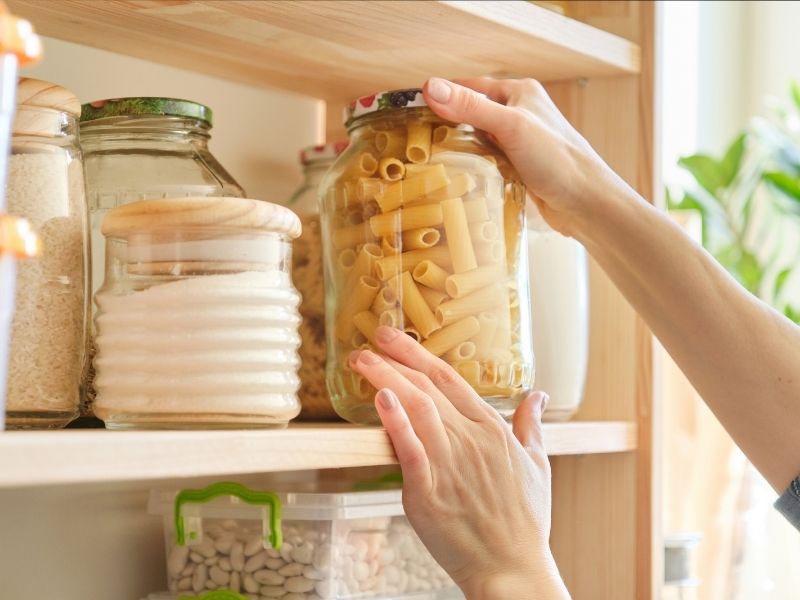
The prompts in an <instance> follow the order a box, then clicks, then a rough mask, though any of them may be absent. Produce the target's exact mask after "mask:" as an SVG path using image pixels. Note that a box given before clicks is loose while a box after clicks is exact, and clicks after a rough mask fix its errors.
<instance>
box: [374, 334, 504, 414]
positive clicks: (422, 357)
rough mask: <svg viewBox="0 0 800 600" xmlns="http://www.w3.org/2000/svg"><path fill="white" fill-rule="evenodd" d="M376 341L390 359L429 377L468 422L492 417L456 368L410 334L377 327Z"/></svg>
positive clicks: (486, 406) (485, 405)
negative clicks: (428, 349) (432, 352)
mask: <svg viewBox="0 0 800 600" xmlns="http://www.w3.org/2000/svg"><path fill="white" fill-rule="evenodd" d="M375 341H376V342H377V343H378V346H380V348H381V350H382V351H383V352H385V353H386V355H387V356H389V358H393V359H394V360H396V361H397V362H399V363H400V364H402V365H405V366H406V367H409V368H410V369H413V370H415V371H419V372H420V373H422V374H423V375H426V376H427V377H428V379H430V381H431V383H432V384H433V385H434V386H435V387H436V388H437V389H438V390H439V391H440V392H441V393H442V394H443V395H444V397H445V398H447V399H448V400H450V402H451V404H452V405H453V406H455V407H456V409H457V410H458V412H460V413H461V414H462V415H464V416H465V417H467V418H468V419H472V420H473V421H482V420H485V419H486V418H487V416H488V415H489V414H490V413H489V412H488V411H487V408H489V407H488V405H487V404H486V403H485V402H484V401H483V400H482V399H481V398H480V396H478V394H477V393H475V390H473V389H472V387H471V386H470V385H469V384H468V383H467V382H466V381H464V379H463V378H462V377H461V376H460V375H459V374H458V373H456V372H455V369H453V367H451V366H450V365H448V364H447V363H446V362H445V361H443V360H442V359H441V358H438V357H436V356H434V355H433V354H431V353H430V352H428V351H427V350H426V349H425V348H424V347H422V346H421V345H420V344H418V343H417V342H415V341H414V340H412V339H411V338H410V337H408V336H407V335H403V333H402V332H401V331H399V330H397V329H392V328H391V327H378V329H377V330H376V331H375Z"/></svg>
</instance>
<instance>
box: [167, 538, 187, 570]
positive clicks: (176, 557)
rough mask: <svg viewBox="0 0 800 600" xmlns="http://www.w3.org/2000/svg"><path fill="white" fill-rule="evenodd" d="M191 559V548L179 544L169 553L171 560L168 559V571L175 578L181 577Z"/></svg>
mask: <svg viewBox="0 0 800 600" xmlns="http://www.w3.org/2000/svg"><path fill="white" fill-rule="evenodd" d="M188 559H189V547H188V546H178V545H177V544H176V545H175V546H173V547H172V549H171V550H170V551H169V558H168V559H167V571H168V572H169V574H170V575H172V576H173V577H175V576H177V575H179V574H180V573H181V571H183V569H184V568H185V567H186V561H187V560H188Z"/></svg>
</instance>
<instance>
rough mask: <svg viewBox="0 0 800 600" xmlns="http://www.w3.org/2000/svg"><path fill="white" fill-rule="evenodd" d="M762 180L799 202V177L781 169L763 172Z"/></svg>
mask: <svg viewBox="0 0 800 600" xmlns="http://www.w3.org/2000/svg"><path fill="white" fill-rule="evenodd" d="M764 180H765V181H767V182H769V183H771V184H772V185H774V186H775V187H776V188H778V189H779V190H780V191H782V192H783V193H784V194H786V195H787V196H789V198H791V199H792V200H796V201H797V202H800V179H798V178H795V177H792V176H791V175H789V174H787V173H782V172H781V171H771V172H769V173H764Z"/></svg>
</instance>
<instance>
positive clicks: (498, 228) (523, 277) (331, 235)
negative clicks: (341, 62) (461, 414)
mask: <svg viewBox="0 0 800 600" xmlns="http://www.w3.org/2000/svg"><path fill="white" fill-rule="evenodd" d="M347 125H348V129H349V132H350V136H351V138H350V146H349V147H348V149H347V150H346V151H345V152H344V153H343V154H342V155H341V156H340V157H339V159H338V160H337V161H336V163H335V164H334V166H333V167H332V168H331V169H330V171H328V174H327V175H326V178H325V180H324V181H323V184H322V187H321V195H322V196H321V197H322V224H323V228H322V231H323V240H324V249H325V290H326V297H327V303H326V309H327V310H326V325H327V342H328V360H327V368H326V376H327V383H328V390H329V392H330V394H331V399H332V401H333V405H334V407H335V408H336V411H337V412H338V413H339V414H340V415H341V416H342V417H344V418H345V419H347V420H349V421H352V422H356V423H365V424H374V423H378V422H379V421H378V416H377V413H376V411H375V408H374V405H373V397H374V394H375V390H374V389H373V388H372V387H371V386H370V385H369V383H368V382H366V381H365V380H363V378H361V377H360V376H359V375H358V374H356V373H354V372H353V371H352V370H351V369H350V368H349V366H348V356H349V354H350V352H352V351H353V350H355V349H358V348H372V347H374V346H375V344H374V335H375V330H376V328H377V327H378V326H379V325H388V326H394V327H397V328H399V329H402V330H403V331H405V332H406V333H407V334H408V335H410V336H412V337H413V338H414V339H416V340H418V341H419V342H420V343H422V345H423V346H424V347H425V348H427V349H428V350H429V351H430V352H432V353H433V354H435V355H437V356H440V357H442V358H443V359H444V360H446V361H447V362H449V363H450V364H451V365H453V367H455V368H456V370H457V371H458V372H459V373H460V374H461V375H462V376H463V377H464V378H465V379H466V380H467V381H468V382H469V383H470V384H471V385H472V386H473V387H474V388H475V390H476V391H477V392H478V393H479V394H480V395H481V396H482V397H483V398H485V399H486V400H487V402H489V403H490V404H491V405H492V406H494V407H495V408H496V409H497V410H498V411H499V412H500V413H501V414H502V415H504V416H509V415H510V414H511V413H512V412H513V410H514V409H515V408H516V406H517V404H518V403H519V400H520V399H521V397H522V396H523V395H524V394H525V393H527V391H528V390H530V388H531V386H532V383H533V375H534V360H533V350H532V342H531V327H530V300H529V291H528V259H527V248H528V246H527V241H526V227H525V188H524V186H523V185H522V183H521V181H520V179H519V176H518V175H517V173H516V172H515V171H514V169H513V167H512V166H511V164H510V163H509V162H508V160H507V159H506V157H505V156H504V155H503V154H502V152H501V151H500V150H499V149H498V148H496V147H495V146H494V145H492V144H491V143H490V142H489V141H488V140H487V138H486V137H485V136H484V135H482V134H481V133H480V132H477V131H475V130H474V129H473V128H472V127H469V126H467V125H463V124H454V123H448V122H445V121H443V120H442V119H440V118H439V117H437V116H436V115H435V114H434V113H433V112H432V111H431V110H430V109H429V108H428V107H427V106H426V104H425V101H424V99H423V96H422V92H421V90H419V89H412V90H396V91H391V92H382V93H379V94H375V95H372V96H368V97H365V98H360V99H359V100H357V101H356V102H354V103H353V104H351V105H350V107H349V110H348V115H347Z"/></svg>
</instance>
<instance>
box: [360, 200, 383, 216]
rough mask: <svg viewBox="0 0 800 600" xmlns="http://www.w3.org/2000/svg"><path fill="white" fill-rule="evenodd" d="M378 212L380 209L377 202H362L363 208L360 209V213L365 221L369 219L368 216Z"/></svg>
mask: <svg viewBox="0 0 800 600" xmlns="http://www.w3.org/2000/svg"><path fill="white" fill-rule="evenodd" d="M379 212H381V209H380V207H379V206H378V203H377V202H367V203H365V204H364V208H362V209H361V214H362V216H363V217H364V220H365V221H367V220H369V218H370V217H374V216H375V215H377V214H378V213H379Z"/></svg>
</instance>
